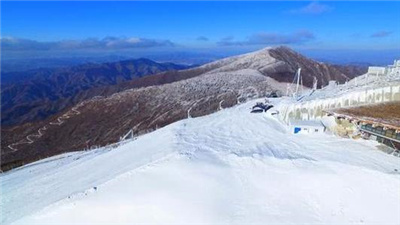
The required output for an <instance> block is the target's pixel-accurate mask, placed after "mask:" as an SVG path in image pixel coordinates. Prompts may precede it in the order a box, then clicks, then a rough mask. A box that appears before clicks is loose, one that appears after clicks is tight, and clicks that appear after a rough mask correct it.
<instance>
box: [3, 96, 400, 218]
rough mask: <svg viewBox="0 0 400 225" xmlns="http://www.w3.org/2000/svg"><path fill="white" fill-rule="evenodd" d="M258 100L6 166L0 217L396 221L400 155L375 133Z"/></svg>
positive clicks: (399, 200)
mask: <svg viewBox="0 0 400 225" xmlns="http://www.w3.org/2000/svg"><path fill="white" fill-rule="evenodd" d="M257 101H260V100H254V101H250V102H247V103H244V104H241V105H238V106H235V107H233V108H229V109H224V110H221V111H219V112H217V113H214V114H211V115H208V116H203V117H199V118H192V119H186V120H182V121H179V122H176V123H173V124H171V125H168V126H166V127H164V128H161V129H159V130H156V131H155V132H152V133H149V134H146V135H143V136H140V137H139V138H138V139H137V140H135V141H132V142H130V143H127V144H125V145H123V146H120V147H118V148H116V149H114V150H112V151H109V150H107V149H98V150H95V151H89V152H75V153H69V154H66V155H61V156H57V157H53V158H51V159H46V160H43V161H39V162H37V163H34V164H32V165H27V166H24V167H21V168H20V169H18V170H13V171H10V172H7V173H5V174H2V175H1V176H0V179H1V183H2V192H3V193H2V195H1V208H2V215H3V216H2V218H1V219H2V223H4V224H9V223H11V222H14V223H15V224H55V223H56V224H71V223H80V224H83V223H85V224H94V223H103V224H104V223H113V224H140V223H146V224H149V223H152V224H166V223H173V224H177V223H180V224H190V223H203V224H216V223H224V224H226V223H228V224H232V223H235V224H236V223H237V224H249V223H252V224H263V223H265V221H269V222H270V223H273V224H290V223H307V224H321V223H323V224H326V223H331V224H354V223H363V224H398V223H399V222H400V215H399V214H396V213H394V212H398V211H399V210H400V193H399V192H398V191H396V190H397V188H398V187H399V185H400V174H399V172H398V171H399V169H400V168H399V165H400V159H399V158H396V157H391V156H389V155H387V154H385V153H383V152H381V151H376V147H375V146H374V143H373V142H370V141H365V140H358V141H354V140H347V139H341V138H337V137H334V136H328V135H326V134H322V135H317V136H307V135H297V136H296V135H291V134H289V133H288V132H287V131H286V128H285V126H284V125H282V124H281V123H280V122H279V121H278V120H276V119H275V118H273V117H270V116H266V115H264V114H250V113H249V108H250V107H251V106H252V105H253V104H254V103H255V102H257ZM274 104H275V105H279V104H280V100H279V99H278V100H276V101H275V102H274ZM377 192H379V194H377ZM68 197H70V198H68ZM372 202H373V204H371V203H372ZM53 203H56V204H53ZM388 209H390V210H388ZM18 219H19V220H18Z"/></svg>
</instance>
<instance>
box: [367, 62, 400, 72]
mask: <svg viewBox="0 0 400 225" xmlns="http://www.w3.org/2000/svg"><path fill="white" fill-rule="evenodd" d="M368 74H371V75H399V74H400V60H394V63H393V65H388V66H386V67H382V66H370V67H368Z"/></svg>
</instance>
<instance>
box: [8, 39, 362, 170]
mask: <svg viewBox="0 0 400 225" xmlns="http://www.w3.org/2000/svg"><path fill="white" fill-rule="evenodd" d="M299 67H301V68H302V81H303V82H302V83H303V84H304V85H305V86H308V87H311V86H312V84H313V81H314V79H315V78H317V79H318V84H327V82H328V81H329V80H332V79H334V80H338V81H342V82H344V81H346V80H348V79H350V78H351V77H354V76H356V75H358V74H352V73H351V74H347V73H346V72H341V71H340V70H338V69H337V67H334V66H332V65H328V64H324V63H320V62H316V61H314V60H312V59H309V58H307V57H304V56H302V55H301V54H299V53H296V52H295V51H293V50H291V49H289V48H287V47H282V46H281V47H273V48H265V49H262V50H259V51H255V52H251V53H248V54H243V55H239V56H234V57H229V58H226V59H222V60H218V61H215V62H211V63H208V64H206V65H203V66H199V67H195V68H191V69H187V70H179V71H168V72H163V73H160V74H156V75H150V76H144V77H142V78H140V79H134V80H132V81H129V82H123V83H120V84H118V85H115V86H106V87H98V88H95V89H90V93H82V94H83V96H81V97H79V98H78V99H89V98H90V96H96V97H98V96H101V97H100V98H92V99H89V100H86V101H83V102H80V103H79V104H77V105H75V106H73V107H71V108H69V109H68V110H65V111H63V112H60V113H58V114H56V115H54V116H53V117H50V118H48V119H46V120H43V121H38V122H35V123H25V124H21V125H18V126H14V127H7V128H3V129H2V130H1V134H2V139H1V144H2V146H9V147H6V148H2V149H1V154H2V156H3V157H1V169H2V170H4V171H6V170H10V169H12V168H16V167H19V166H22V165H24V164H26V163H30V162H33V161H36V160H39V159H41V158H44V157H49V156H54V155H57V154H60V153H64V152H66V151H76V150H81V149H84V148H92V147H93V146H104V145H107V144H110V143H113V142H116V141H118V140H119V138H120V137H121V136H124V135H125V134H126V133H127V132H129V131H130V130H133V132H134V133H135V134H138V133H145V132H149V131H151V130H154V129H155V128H157V127H162V126H165V125H167V124H170V123H172V122H175V121H177V120H180V119H184V118H186V117H187V110H189V109H190V108H192V109H193V110H192V111H191V112H192V113H193V114H192V116H193V117H196V116H200V115H206V114H210V113H213V112H215V110H217V109H218V108H219V103H220V102H221V101H222V104H223V107H229V106H233V105H235V104H236V103H237V101H236V100H237V99H238V97H239V98H242V99H244V98H255V97H264V96H267V95H270V94H271V93H272V92H273V93H275V94H278V95H280V94H284V93H286V90H287V88H286V84H287V83H292V81H293V76H294V74H295V72H296V71H297V69H298V68H299ZM345 71H347V70H345ZM127 93H128V94H127ZM77 101H78V100H77ZM60 120H61V121H63V122H62V123H61V122H60Z"/></svg>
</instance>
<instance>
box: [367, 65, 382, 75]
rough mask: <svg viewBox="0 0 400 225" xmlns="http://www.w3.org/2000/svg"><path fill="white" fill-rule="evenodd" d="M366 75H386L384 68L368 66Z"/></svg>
mask: <svg viewBox="0 0 400 225" xmlns="http://www.w3.org/2000/svg"><path fill="white" fill-rule="evenodd" d="M368 74H373V75H386V67H380V66H370V67H368Z"/></svg>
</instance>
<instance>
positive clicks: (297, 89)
mask: <svg viewBox="0 0 400 225" xmlns="http://www.w3.org/2000/svg"><path fill="white" fill-rule="evenodd" d="M300 73H301V68H298V69H297V72H296V75H295V77H297V81H296V91H295V93H294V94H293V97H294V98H297V97H298V94H299V86H300V76H301V75H300Z"/></svg>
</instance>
